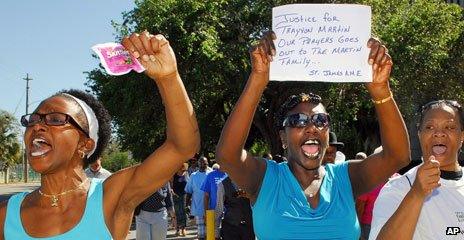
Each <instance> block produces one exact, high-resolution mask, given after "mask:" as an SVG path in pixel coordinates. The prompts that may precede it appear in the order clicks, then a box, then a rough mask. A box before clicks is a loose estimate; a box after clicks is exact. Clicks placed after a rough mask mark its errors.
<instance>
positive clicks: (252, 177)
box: [216, 33, 275, 201]
mask: <svg viewBox="0 0 464 240" xmlns="http://www.w3.org/2000/svg"><path fill="white" fill-rule="evenodd" d="M273 39H275V34H274V33H267V34H265V35H264V37H263V38H262V39H261V40H260V42H259V44H257V45H255V46H254V47H252V49H251V53H250V55H251V64H252V72H251V74H250V77H249V79H248V82H247V84H246V86H245V89H244V90H243V92H242V95H241V96H240V98H239V99H238V101H237V103H236V104H235V107H234V109H233V110H232V113H231V114H230V116H229V118H228V119H227V121H226V124H225V125H224V128H223V129H222V134H221V138H220V139H219V143H218V145H217V148H216V160H217V161H218V162H219V164H220V165H221V169H222V170H224V171H225V172H226V173H227V174H229V176H230V177H231V179H232V180H233V181H234V182H235V183H237V185H239V186H240V187H241V188H244V189H245V190H246V191H247V192H248V193H249V194H250V195H251V199H252V201H254V199H255V197H256V195H257V194H258V190H259V188H260V186H261V182H262V179H263V176H264V173H265V170H266V163H265V162H264V161H263V160H262V159H258V158H254V157H252V156H251V155H250V154H248V153H247V151H245V150H244V149H243V148H244V145H245V141H246V139H247V137H248V133H249V132H250V127H251V124H252V122H253V117H254V114H255V111H256V107H257V106H258V103H259V100H260V99H261V95H262V94H263V91H264V89H265V88H266V85H267V83H268V82H269V66H270V62H271V61H272V56H273V55H274V54H275V47H274V43H273Z"/></svg>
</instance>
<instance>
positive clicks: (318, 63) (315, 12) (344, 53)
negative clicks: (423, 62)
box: [270, 4, 372, 82]
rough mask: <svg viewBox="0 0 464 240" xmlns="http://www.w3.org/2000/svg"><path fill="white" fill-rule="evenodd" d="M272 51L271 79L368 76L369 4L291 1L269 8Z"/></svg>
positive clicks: (355, 79)
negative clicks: (274, 35)
mask: <svg viewBox="0 0 464 240" xmlns="http://www.w3.org/2000/svg"><path fill="white" fill-rule="evenodd" d="M272 30H273V31H274V32H275V33H276V35H277V40H275V41H274V43H275V46H276V50H277V51H276V56H275V57H274V61H273V62H272V63H271V75H270V79H271V80H277V81H324V82H370V81H372V69H371V66H370V65H369V64H368V63H367V59H368V55H369V48H367V41H368V40H369V38H370V36H371V9H370V7H369V6H363V5H346V4H293V5H284V6H279V7H275V8H273V9H272Z"/></svg>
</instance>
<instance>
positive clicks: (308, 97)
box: [275, 92, 322, 130]
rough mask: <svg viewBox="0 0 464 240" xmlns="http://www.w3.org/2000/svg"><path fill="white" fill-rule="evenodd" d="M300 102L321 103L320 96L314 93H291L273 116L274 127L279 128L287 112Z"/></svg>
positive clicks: (281, 127)
mask: <svg viewBox="0 0 464 240" xmlns="http://www.w3.org/2000/svg"><path fill="white" fill-rule="evenodd" d="M302 102H308V103H313V104H316V105H317V104H319V103H322V98H321V97H320V96H319V95H316V94H314V93H311V92H310V93H300V94H298V95H291V96H290V97H288V98H287V100H286V101H285V102H284V103H283V104H282V105H281V106H280V108H279V110H278V111H277V114H276V117H275V124H276V127H277V128H278V129H279V130H281V129H283V128H284V127H283V126H282V124H283V122H284V119H285V117H286V116H287V113H288V112H289V111H290V110H292V109H293V108H294V107H296V106H297V105H298V104H300V103H302Z"/></svg>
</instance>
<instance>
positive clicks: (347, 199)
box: [252, 160, 360, 240]
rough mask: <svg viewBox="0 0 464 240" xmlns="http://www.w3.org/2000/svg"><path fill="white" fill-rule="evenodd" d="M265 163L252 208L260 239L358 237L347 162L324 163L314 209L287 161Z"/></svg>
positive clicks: (254, 224)
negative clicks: (318, 197) (322, 176)
mask: <svg viewBox="0 0 464 240" xmlns="http://www.w3.org/2000/svg"><path fill="white" fill-rule="evenodd" d="M266 162H267V167H266V173H265V175H264V178H263V182H262V184H261V189H260V192H259V195H258V197H257V199H256V202H255V204H254V206H253V207H252V209H253V226H254V230H255V233H256V236H257V237H258V239H260V240H272V239H280V240H282V239H359V235H360V227H359V223H358V218H357V216H356V210H355V203H354V199H353V192H352V189H351V182H350V177H349V174H348V162H344V163H341V164H337V165H333V164H328V165H326V166H325V170H326V175H325V177H324V179H323V181H322V185H321V188H320V200H319V205H318V206H317V207H316V208H315V209H312V208H311V206H310V205H309V203H308V201H307V199H306V197H305V195H304V191H303V189H302V188H301V186H300V184H299V183H298V181H297V179H296V178H295V176H294V175H293V174H292V172H291V171H290V169H289V168H288V165H287V163H286V162H283V163H280V164H277V163H276V162H275V161H269V160H267V161H266Z"/></svg>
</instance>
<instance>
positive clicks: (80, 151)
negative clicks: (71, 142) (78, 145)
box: [77, 150, 85, 159]
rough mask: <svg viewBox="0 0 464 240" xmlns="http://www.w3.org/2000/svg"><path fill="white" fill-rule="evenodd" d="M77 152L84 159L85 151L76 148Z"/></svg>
mask: <svg viewBox="0 0 464 240" xmlns="http://www.w3.org/2000/svg"><path fill="white" fill-rule="evenodd" d="M77 153H79V156H80V157H81V158H82V159H84V158H85V152H84V151H82V150H77Z"/></svg>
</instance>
